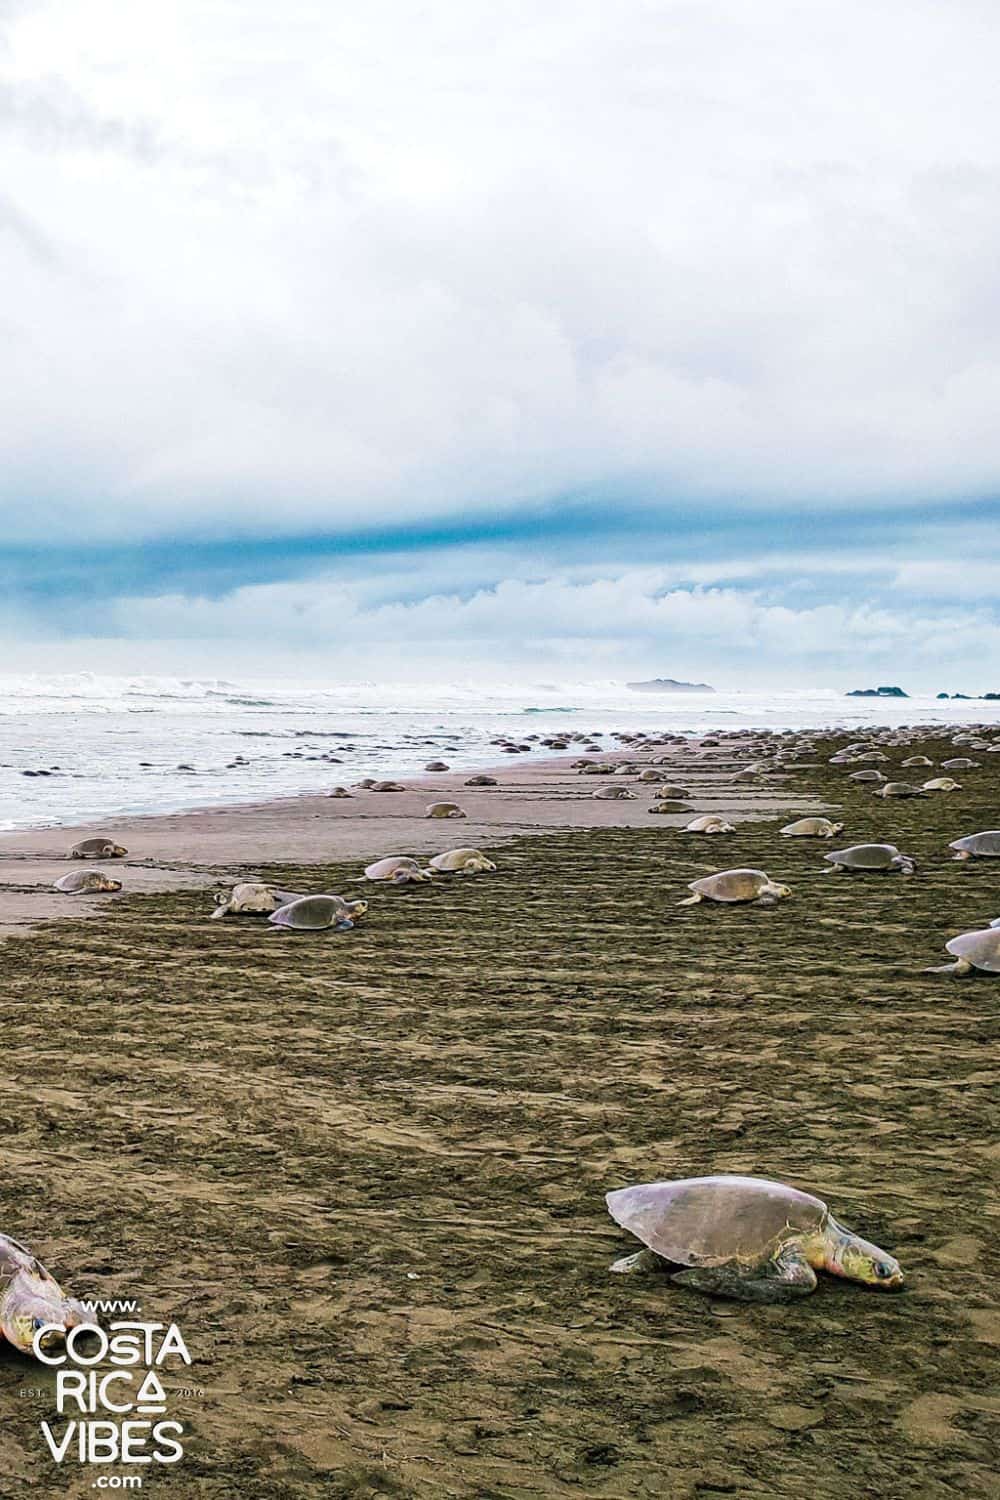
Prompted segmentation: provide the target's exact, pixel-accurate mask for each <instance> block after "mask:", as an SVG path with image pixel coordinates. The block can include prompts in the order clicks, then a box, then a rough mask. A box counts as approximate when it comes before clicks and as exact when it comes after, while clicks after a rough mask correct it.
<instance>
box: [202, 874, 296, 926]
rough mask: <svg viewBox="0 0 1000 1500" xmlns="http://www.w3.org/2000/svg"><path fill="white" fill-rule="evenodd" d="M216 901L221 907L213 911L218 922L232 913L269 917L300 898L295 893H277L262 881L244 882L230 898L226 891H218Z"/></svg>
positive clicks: (237, 886) (232, 892) (214, 918)
mask: <svg viewBox="0 0 1000 1500" xmlns="http://www.w3.org/2000/svg"><path fill="white" fill-rule="evenodd" d="M215 899H216V901H217V902H218V903H219V905H218V906H217V907H216V908H215V910H214V911H213V913H212V919H213V920H214V921H218V919H219V918H220V917H226V916H228V915H229V914H230V913H231V912H232V913H233V914H234V915H237V916H269V915H270V913H271V912H273V911H276V910H277V909H278V907H279V906H284V905H285V903H286V902H287V901H295V900H297V899H298V898H297V896H296V894H295V893H294V892H293V891H277V890H275V889H274V887H273V886H270V885H265V883H264V882H263V881H262V880H244V881H241V882H240V883H239V884H238V885H234V886H233V889H232V891H231V893H230V894H229V895H228V896H227V895H226V894H225V892H224V891H217V892H216V894H215Z"/></svg>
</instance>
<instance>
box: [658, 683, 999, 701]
mask: <svg viewBox="0 0 1000 1500" xmlns="http://www.w3.org/2000/svg"><path fill="white" fill-rule="evenodd" d="M636 686H638V684H637V683H631V682H630V683H629V687H636ZM909 696H910V695H909V693H905V692H904V691H903V689H902V688H901V687H874V688H852V690H851V691H850V692H849V693H848V694H847V697H848V698H908V697H909ZM937 696H938V697H939V698H951V699H960V700H962V701H964V702H966V703H974V702H975V701H976V699H977V698H978V699H980V700H981V701H982V702H984V703H988V702H995V701H996V700H997V699H1000V693H938V695H937Z"/></svg>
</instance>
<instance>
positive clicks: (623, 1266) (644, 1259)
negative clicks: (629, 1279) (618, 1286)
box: [609, 1250, 667, 1276]
mask: <svg viewBox="0 0 1000 1500" xmlns="http://www.w3.org/2000/svg"><path fill="white" fill-rule="evenodd" d="M666 1264H667V1263H666V1261H665V1260H664V1259H663V1257H662V1255H657V1253H656V1251H655V1250H637V1251H636V1252H635V1254H634V1255H623V1256H622V1258H621V1260H616V1261H614V1262H613V1264H612V1265H611V1266H610V1268H609V1269H610V1270H612V1271H617V1272H618V1273H619V1274H620V1275H622V1276H649V1275H651V1274H652V1273H654V1272H658V1271H663V1270H665V1269H666Z"/></svg>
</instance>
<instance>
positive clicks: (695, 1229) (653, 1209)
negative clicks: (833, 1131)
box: [606, 1175, 903, 1302]
mask: <svg viewBox="0 0 1000 1500" xmlns="http://www.w3.org/2000/svg"><path fill="white" fill-rule="evenodd" d="M606 1201H607V1205H608V1211H609V1213H610V1214H611V1217H612V1218H613V1219H614V1220H615V1222H616V1223H617V1224H620V1225H621V1226H622V1228H623V1229H627V1230H629V1232H630V1233H632V1234H634V1235H635V1236H636V1238H637V1239H640V1240H641V1241H642V1243H643V1244H644V1245H645V1246H646V1249H645V1250H640V1251H638V1252H637V1253H636V1254H635V1255H628V1256H625V1257H624V1258H623V1259H622V1260H617V1261H615V1263H614V1265H613V1266H612V1267H611V1269H612V1270H613V1271H623V1272H637V1271H653V1270H664V1269H667V1270H670V1269H671V1268H672V1267H677V1266H680V1267H684V1268H685V1269H683V1270H672V1273H671V1277H670V1279H671V1281H676V1282H677V1283H678V1285H680V1286H684V1287H691V1288H692V1289H693V1290H695V1291H698V1292H707V1293H709V1294H711V1295H713V1296H717V1297H736V1298H739V1299H740V1300H741V1301H743V1302H785V1301H789V1300H790V1299H791V1298H793V1297H802V1296H804V1295H805V1294H806V1293H807V1292H811V1291H813V1290H815V1287H816V1272H817V1271H829V1272H831V1273H832V1274H833V1275H834V1276H846V1277H847V1278H848V1279H849V1280H851V1281H860V1282H863V1283H864V1284H865V1285H866V1286H872V1287H879V1288H881V1289H882V1290H883V1291H889V1290H894V1289H896V1288H897V1287H900V1286H902V1284H903V1273H902V1271H901V1270H900V1267H899V1263H898V1261H896V1260H894V1259H893V1257H892V1256H891V1255H887V1254H886V1252H885V1251H884V1250H880V1249H879V1248H878V1246H877V1245H872V1244H869V1242H868V1241H867V1240H863V1239H861V1237H860V1236H859V1235H856V1234H854V1233H853V1232H852V1231H851V1230H850V1229H845V1228H844V1226H843V1225H842V1224H838V1222H837V1220H836V1219H835V1218H834V1217H833V1215H832V1214H831V1212H830V1210H829V1209H828V1208H827V1206H826V1204H825V1203H824V1202H823V1201H822V1199H820V1198H816V1197H814V1196H813V1195H812V1194H811V1193H802V1192H799V1190H798V1189H797V1188H793V1187H788V1186H786V1184H785V1183H783V1182H770V1181H769V1180H768V1179H767V1178H765V1177H737V1176H726V1175H723V1176H718V1177H687V1178H683V1179H680V1180H678V1181H674V1182H647V1183H643V1184H641V1185H640V1186H638V1187H627V1188H619V1189H617V1191H615V1192H611V1193H608V1194H607V1195H606Z"/></svg>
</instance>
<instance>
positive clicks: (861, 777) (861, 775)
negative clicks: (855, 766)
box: [847, 771, 889, 782]
mask: <svg viewBox="0 0 1000 1500" xmlns="http://www.w3.org/2000/svg"><path fill="white" fill-rule="evenodd" d="M847 779H848V781H875V782H879V781H888V779H889V778H888V777H887V776H884V775H883V774H882V772H881V771H852V772H851V774H850V776H848V778H847Z"/></svg>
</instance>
